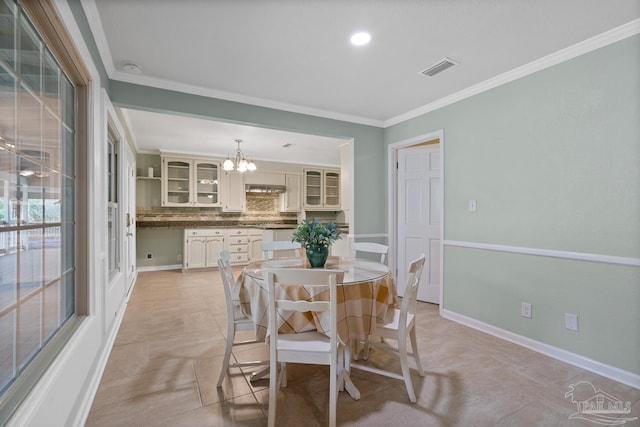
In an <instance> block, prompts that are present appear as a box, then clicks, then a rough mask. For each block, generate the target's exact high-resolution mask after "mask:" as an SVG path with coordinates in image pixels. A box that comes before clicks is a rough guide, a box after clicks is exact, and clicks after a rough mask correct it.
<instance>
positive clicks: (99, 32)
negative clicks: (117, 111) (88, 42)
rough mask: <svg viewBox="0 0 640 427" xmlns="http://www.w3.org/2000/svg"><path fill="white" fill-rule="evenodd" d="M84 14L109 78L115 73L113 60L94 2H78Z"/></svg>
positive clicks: (93, 0) (86, 0)
mask: <svg viewBox="0 0 640 427" xmlns="http://www.w3.org/2000/svg"><path fill="white" fill-rule="evenodd" d="M80 4H81V5H82V9H83V10H84V14H85V16H86V17H87V21H88V22H89V29H90V30H91V34H93V39H94V40H95V42H96V47H97V48H98V53H99V54H100V59H102V64H103V65H104V68H105V70H106V71H107V75H108V76H109V77H111V74H113V72H114V71H115V68H114V65H113V58H112V57H111V51H110V50H109V44H108V43H107V36H106V35H105V34H104V28H102V21H101V20H100V14H99V13H98V7H97V6H96V2H95V0H80Z"/></svg>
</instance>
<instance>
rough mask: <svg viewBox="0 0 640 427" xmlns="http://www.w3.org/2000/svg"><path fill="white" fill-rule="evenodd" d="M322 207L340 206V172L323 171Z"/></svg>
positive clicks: (337, 207)
mask: <svg viewBox="0 0 640 427" xmlns="http://www.w3.org/2000/svg"><path fill="white" fill-rule="evenodd" d="M323 193H324V202H323V204H324V207H325V208H336V209H339V208H340V172H336V171H325V172H324V192H323Z"/></svg>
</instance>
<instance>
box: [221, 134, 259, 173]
mask: <svg viewBox="0 0 640 427" xmlns="http://www.w3.org/2000/svg"><path fill="white" fill-rule="evenodd" d="M236 142H237V143H238V148H237V149H236V156H235V159H232V158H231V156H227V159H226V160H225V161H224V163H223V164H222V169H223V170H226V171H232V170H234V169H235V170H237V171H238V172H246V171H254V170H256V169H257V167H256V164H255V163H253V160H251V159H249V160H247V158H246V157H245V156H244V153H243V152H242V151H240V143H241V142H242V140H241V139H236Z"/></svg>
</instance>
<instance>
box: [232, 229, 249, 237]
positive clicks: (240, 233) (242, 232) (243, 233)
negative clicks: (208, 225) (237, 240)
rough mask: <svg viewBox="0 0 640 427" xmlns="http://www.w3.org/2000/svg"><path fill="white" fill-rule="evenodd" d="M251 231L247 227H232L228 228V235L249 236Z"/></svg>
mask: <svg viewBox="0 0 640 427" xmlns="http://www.w3.org/2000/svg"><path fill="white" fill-rule="evenodd" d="M248 234H249V231H248V230H247V229H246V228H232V229H230V230H227V236H228V237H231V236H247V235H248Z"/></svg>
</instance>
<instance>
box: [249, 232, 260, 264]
mask: <svg viewBox="0 0 640 427" xmlns="http://www.w3.org/2000/svg"><path fill="white" fill-rule="evenodd" d="M262 258H263V252H262V236H260V237H258V236H249V261H250V262H254V261H260V260H262Z"/></svg>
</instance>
